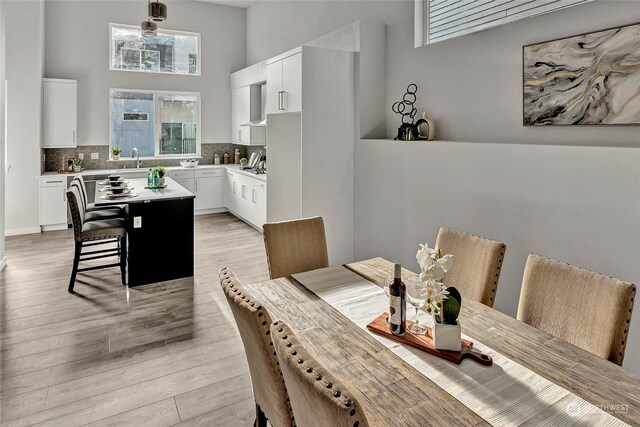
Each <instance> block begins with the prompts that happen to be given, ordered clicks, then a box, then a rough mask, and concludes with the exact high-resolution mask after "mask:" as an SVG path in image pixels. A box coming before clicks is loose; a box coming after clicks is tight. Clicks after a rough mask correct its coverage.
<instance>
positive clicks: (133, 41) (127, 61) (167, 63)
mask: <svg viewBox="0 0 640 427" xmlns="http://www.w3.org/2000/svg"><path fill="white" fill-rule="evenodd" d="M109 30H110V33H111V46H110V62H111V65H110V69H111V70H124V71H138V72H146V73H168V74H187V75H196V76H199V75H200V61H199V60H198V59H199V58H200V34H198V33H187V32H184V31H171V30H158V34H157V35H156V36H155V37H143V36H142V35H141V34H140V28H139V27H134V26H131V25H121V24H109Z"/></svg>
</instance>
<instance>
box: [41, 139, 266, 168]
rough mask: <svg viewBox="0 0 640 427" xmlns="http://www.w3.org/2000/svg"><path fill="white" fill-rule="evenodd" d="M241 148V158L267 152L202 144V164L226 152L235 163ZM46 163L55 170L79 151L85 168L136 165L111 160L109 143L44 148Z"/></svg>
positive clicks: (171, 162)
mask: <svg viewBox="0 0 640 427" xmlns="http://www.w3.org/2000/svg"><path fill="white" fill-rule="evenodd" d="M236 148H238V149H239V150H240V158H242V157H246V158H249V156H251V153H253V152H256V153H257V152H258V151H260V150H262V153H263V154H265V153H266V150H265V147H247V146H245V145H236V144H202V145H201V151H202V159H200V163H199V164H201V165H212V164H213V155H214V154H216V153H217V154H220V157H221V162H222V156H223V155H224V154H229V161H230V163H233V156H234V151H235V149H236ZM42 151H43V154H44V163H43V171H45V172H53V171H57V170H59V169H61V168H62V158H63V157H65V158H69V157H73V158H78V157H79V153H82V154H83V155H84V160H82V168H83V169H122V168H125V167H126V168H133V167H135V161H134V160H120V161H118V162H113V161H109V158H110V155H109V146H108V145H80V146H78V147H76V148H44V149H43V150H42ZM91 153H98V155H99V159H97V160H92V159H91ZM124 154H128V153H124ZM179 165H180V161H179V160H178V159H166V160H160V159H154V160H142V166H141V167H143V168H146V167H152V166H179Z"/></svg>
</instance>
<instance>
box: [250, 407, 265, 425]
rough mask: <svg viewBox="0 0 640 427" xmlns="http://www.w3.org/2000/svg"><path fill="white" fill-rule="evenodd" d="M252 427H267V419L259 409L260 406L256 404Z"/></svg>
mask: <svg viewBox="0 0 640 427" xmlns="http://www.w3.org/2000/svg"><path fill="white" fill-rule="evenodd" d="M253 427H267V417H266V416H265V415H264V412H262V409H260V406H258V404H257V403H256V420H255V422H254V423H253Z"/></svg>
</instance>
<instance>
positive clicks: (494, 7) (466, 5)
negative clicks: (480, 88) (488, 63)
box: [415, 0, 592, 47]
mask: <svg viewBox="0 0 640 427" xmlns="http://www.w3.org/2000/svg"><path fill="white" fill-rule="evenodd" d="M589 1H592V0H544V1H538V0H525V1H522V0H418V1H417V2H416V10H415V11H416V23H417V25H416V27H415V28H416V35H415V41H416V47H418V46H421V45H424V44H431V43H436V42H439V41H442V40H447V39H451V38H454V37H460V36H462V35H465V34H470V33H475V32H476V31H481V30H486V29H488V28H493V27H497V26H499V25H504V24H508V23H510V22H515V21H519V20H521V19H525V18H530V17H532V16H537V15H542V14H543V13H547V12H554V11H556V10H559V9H564V8H566V7H570V6H575V5H577V4H580V3H586V2H589ZM421 20H423V22H424V25H423V26H420V25H419V22H420V21H421Z"/></svg>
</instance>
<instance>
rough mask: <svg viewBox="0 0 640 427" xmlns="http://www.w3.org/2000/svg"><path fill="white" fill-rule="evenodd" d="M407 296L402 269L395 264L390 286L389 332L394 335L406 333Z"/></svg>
mask: <svg viewBox="0 0 640 427" xmlns="http://www.w3.org/2000/svg"><path fill="white" fill-rule="evenodd" d="M406 294H407V287H406V286H405V285H404V283H402V267H401V266H400V264H398V263H395V264H394V266H393V283H391V285H389V330H390V331H391V333H392V334H393V335H403V334H404V333H405V331H406V322H407V313H406V306H405V298H406Z"/></svg>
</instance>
